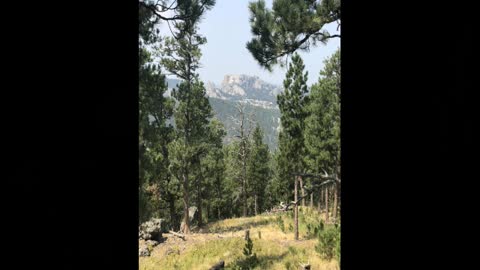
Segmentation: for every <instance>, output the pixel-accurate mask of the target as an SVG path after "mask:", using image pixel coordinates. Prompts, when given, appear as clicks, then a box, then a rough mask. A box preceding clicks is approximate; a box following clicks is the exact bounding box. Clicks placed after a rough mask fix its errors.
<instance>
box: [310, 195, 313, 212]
mask: <svg viewBox="0 0 480 270" xmlns="http://www.w3.org/2000/svg"><path fill="white" fill-rule="evenodd" d="M310 208H313V192H312V193H310Z"/></svg>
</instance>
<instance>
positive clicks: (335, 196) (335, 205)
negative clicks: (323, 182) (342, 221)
mask: <svg viewBox="0 0 480 270" xmlns="http://www.w3.org/2000/svg"><path fill="white" fill-rule="evenodd" d="M337 209H338V188H337V183H336V182H335V184H334V185H333V213H332V215H333V219H334V220H336V219H337Z"/></svg>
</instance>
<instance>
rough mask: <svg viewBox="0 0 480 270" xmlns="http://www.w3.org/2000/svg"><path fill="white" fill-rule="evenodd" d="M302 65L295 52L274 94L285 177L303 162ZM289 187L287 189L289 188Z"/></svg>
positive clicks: (305, 99)
mask: <svg viewBox="0 0 480 270" xmlns="http://www.w3.org/2000/svg"><path fill="white" fill-rule="evenodd" d="M304 68H305V65H304V64H303V61H302V59H301V58H300V56H299V55H298V54H294V55H293V57H292V63H291V64H290V66H289V69H288V71H287V74H286V77H285V80H284V81H283V86H284V92H283V93H281V94H279V95H278V97H277V103H278V106H279V108H280V113H281V117H280V123H281V131H280V134H279V143H280V144H279V150H280V155H279V159H280V160H279V161H280V162H281V163H282V164H284V165H285V167H284V168H283V171H282V172H283V173H284V175H283V176H281V177H284V178H285V179H291V177H292V176H291V174H293V173H300V172H303V170H304V168H305V165H304V157H303V156H304V153H305V147H304V141H303V140H304V138H303V129H304V120H305V117H306V108H305V107H306V105H307V102H308V97H307V92H308V90H307V84H306V83H307V78H308V72H305V73H304ZM299 180H300V181H301V177H297V176H295V178H294V181H293V184H294V200H295V201H297V198H298V197H297V184H298V183H297V182H298V181H299ZM300 188H301V191H302V194H304V189H303V184H302V183H300ZM290 190H291V189H290ZM294 211H295V218H294V223H295V240H298V205H295V208H294Z"/></svg>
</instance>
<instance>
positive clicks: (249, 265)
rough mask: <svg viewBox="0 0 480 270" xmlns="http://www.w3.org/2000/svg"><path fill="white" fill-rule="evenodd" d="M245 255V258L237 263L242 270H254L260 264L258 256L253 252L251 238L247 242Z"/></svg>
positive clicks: (244, 250)
mask: <svg viewBox="0 0 480 270" xmlns="http://www.w3.org/2000/svg"><path fill="white" fill-rule="evenodd" d="M243 255H244V256H245V258H244V259H243V260H240V261H238V262H237V265H238V266H240V269H242V270H250V269H253V268H254V267H255V266H256V265H257V264H258V258H257V255H256V254H255V253H254V252H253V242H252V239H251V238H250V237H248V238H247V240H246V241H245V247H244V248H243Z"/></svg>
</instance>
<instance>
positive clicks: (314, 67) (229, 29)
mask: <svg viewBox="0 0 480 270" xmlns="http://www.w3.org/2000/svg"><path fill="white" fill-rule="evenodd" d="M251 1H252V0H217V3H216V5H215V6H214V7H213V9H212V10H210V11H207V12H206V14H205V16H204V18H203V20H202V22H201V23H200V25H199V32H200V34H202V35H203V36H205V37H206V38H207V44H205V45H204V46H202V48H201V49H202V54H203V55H202V58H201V61H200V62H201V64H202V68H200V69H199V70H198V72H199V74H200V78H201V79H202V80H203V81H204V82H208V81H211V82H214V83H215V84H219V83H220V82H221V81H222V80H223V76H224V75H226V74H246V75H256V76H259V77H260V78H261V79H263V80H265V81H267V82H270V83H274V84H277V85H281V84H282V81H283V79H284V77H285V72H286V68H280V67H275V68H274V69H273V71H272V72H268V71H267V70H265V69H263V68H261V67H260V66H259V65H258V63H257V62H256V61H255V60H254V58H253V56H252V55H251V54H250V52H249V51H248V50H247V49H246V43H247V42H248V41H249V40H251V38H252V34H251V32H250V23H249V17H250V14H249V11H248V3H249V2H251ZM266 3H267V6H268V7H271V6H272V0H266ZM336 27H337V25H336V23H332V24H330V25H327V27H326V29H327V30H328V31H329V32H330V33H332V34H333V33H336ZM161 29H162V30H163V31H162V32H163V33H165V32H169V30H168V27H167V26H166V24H165V25H162V27H161ZM339 47H340V39H338V38H334V39H332V40H331V41H329V42H328V43H327V45H319V46H317V47H312V48H311V49H310V52H304V53H300V55H301V56H302V58H303V61H304V63H305V69H306V70H307V71H308V73H309V75H308V77H309V78H308V84H309V85H310V84H312V83H314V82H316V81H317V80H318V76H319V72H320V70H321V69H322V68H323V60H324V59H325V58H327V57H328V56H330V55H331V54H333V53H334V52H335V50H336V49H337V48H339Z"/></svg>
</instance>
